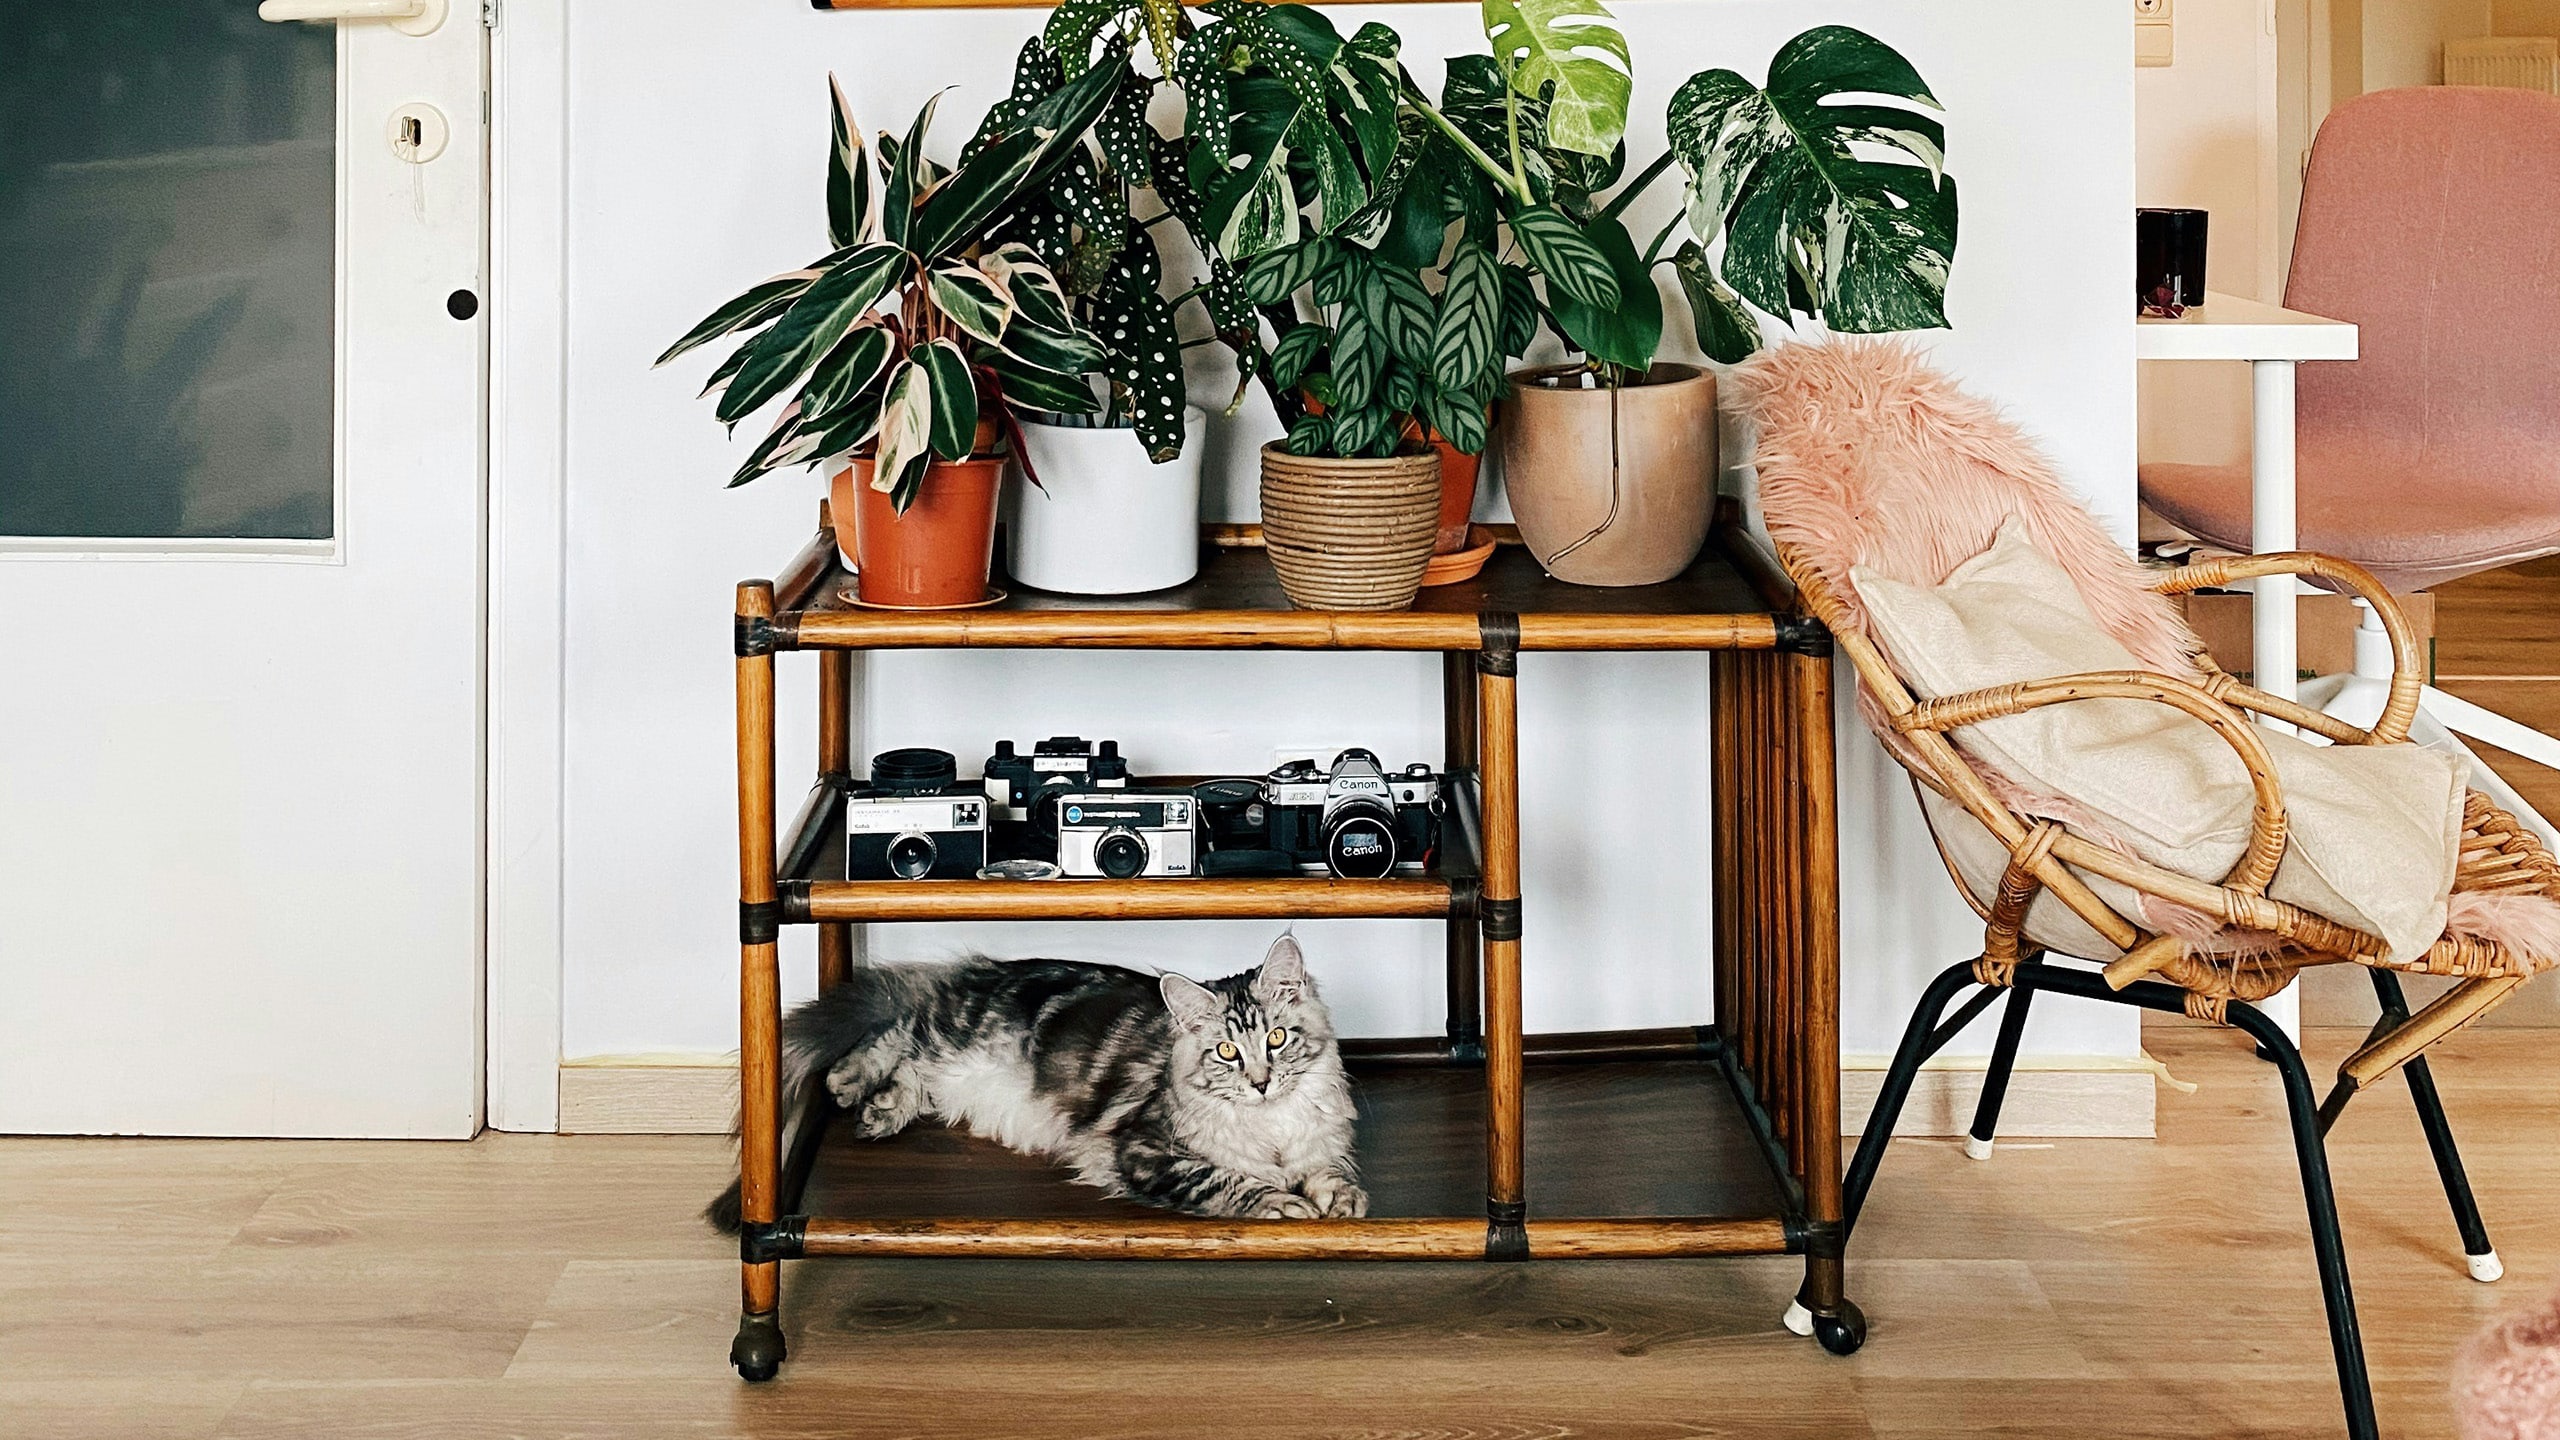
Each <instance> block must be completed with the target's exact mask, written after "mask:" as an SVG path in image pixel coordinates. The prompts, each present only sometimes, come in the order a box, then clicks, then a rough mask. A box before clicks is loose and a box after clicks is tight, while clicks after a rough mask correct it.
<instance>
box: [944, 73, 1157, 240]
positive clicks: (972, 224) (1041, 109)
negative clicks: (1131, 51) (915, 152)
mask: <svg viewBox="0 0 2560 1440" xmlns="http://www.w3.org/2000/svg"><path fill="white" fill-rule="evenodd" d="M1128 74H1129V67H1128V65H1127V64H1126V63H1122V62H1114V63H1112V64H1108V65H1096V66H1094V67H1093V68H1092V69H1090V70H1087V71H1086V72H1084V73H1083V74H1082V75H1079V76H1077V77H1076V78H1075V79H1074V80H1072V81H1070V82H1068V84H1067V85H1066V87H1065V88H1064V89H1061V90H1060V91H1058V92H1057V93H1056V94H1054V95H1051V96H1050V97H1049V98H1047V99H1045V100H1043V101H1041V102H1040V103H1039V104H1037V105H1035V106H1033V107H1031V110H1030V113H1028V114H1026V115H1024V116H1023V118H1022V122H1021V124H1020V125H1018V126H1016V127H1014V128H1013V129H1010V130H1007V131H1006V132H1004V133H1003V134H1002V135H1000V136H998V137H996V138H995V139H994V140H992V141H991V142H990V143H989V144H988V145H987V148H986V149H985V150H983V151H981V152H980V153H979V154H977V155H976V156H974V157H972V158H971V159H970V160H969V161H968V162H967V163H966V164H964V165H962V166H961V167H960V168H959V169H958V170H957V171H955V172H954V173H953V174H952V175H951V177H950V178H949V179H948V180H945V181H944V182H943V183H942V186H941V188H939V189H937V190H935V191H934V192H933V194H931V195H930V196H928V197H926V199H925V201H924V203H923V205H922V206H920V207H919V208H918V209H917V211H916V217H915V224H914V226H913V227H912V228H911V231H910V233H909V234H908V235H907V236H906V242H907V247H908V248H909V249H911V250H913V251H914V252H915V253H916V254H917V255H919V256H923V257H926V258H933V257H937V256H940V255H943V254H945V253H949V252H952V251H957V250H959V249H962V248H964V247H966V246H967V245H968V244H970V243H971V242H972V241H974V240H976V239H978V238H979V237H978V235H977V230H978V227H979V226H981V225H983V224H984V223H985V222H986V221H987V220H988V219H990V218H991V217H993V216H994V215H995V214H996V213H997V212H998V211H1000V210H1002V209H1004V208H1005V207H1006V206H1007V205H1010V204H1011V203H1013V200H1014V197H1015V196H1017V195H1020V194H1021V193H1022V192H1023V191H1024V190H1025V189H1028V188H1029V187H1031V186H1033V185H1036V184H1039V183H1041V182H1043V181H1045V180H1046V179H1048V177H1049V176H1050V175H1051V174H1052V173H1054V172H1055V171H1056V170H1057V168H1058V167H1059V166H1061V165H1063V164H1065V163H1066V161H1067V159H1068V158H1069V157H1070V156H1072V155H1076V154H1081V153H1082V147H1083V144H1084V137H1085V133H1086V132H1087V131H1089V130H1091V129H1092V128H1093V122H1094V121H1095V120H1096V119H1098V118H1100V116H1101V114H1102V111H1103V107H1104V106H1106V105H1109V104H1110V103H1111V96H1112V93H1113V92H1114V91H1116V90H1117V89H1118V88H1119V86H1120V82H1121V81H1122V80H1124V79H1126V78H1128Z"/></svg>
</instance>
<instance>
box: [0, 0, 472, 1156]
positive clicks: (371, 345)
mask: <svg viewBox="0 0 2560 1440" xmlns="http://www.w3.org/2000/svg"><path fill="white" fill-rule="evenodd" d="M285 3H300V0H285ZM392 8H398V7H397V6H396V5H395V6H393V7H392ZM434 8H436V9H443V8H444V7H443V5H442V3H441V0H439V3H437V4H436V5H435V7H434ZM0 9H5V12H6V16H5V18H0V56H5V60H0V1131H41V1132H71V1133H141V1134H199V1135H377V1136H465V1135H469V1134H471V1133H473V1132H474V1131H475V1130H476V1129H477V1128H478V1126H479V1123H480V1075H481V1069H480V1028H479V1023H478V1016H479V1007H480V953H481V925H480V904H481V902H480V893H481V881H480V877H481V873H482V867H481V857H480V815H481V781H480V767H481V758H480V757H481V738H480V737H481V722H480V715H481V658H480V656H481V630H480V623H481V622H480V607H481V594H482V580H481V549H482V528H483V527H482V490H483V486H482V466H481V453H482V430H483V426H482V419H481V410H482V396H483V393H484V392H483V384H482V371H483V368H484V352H485V345H484V339H483V337H484V331H485V327H486V321H485V319H484V318H483V317H482V316H481V315H480V314H479V297H480V296H481V295H482V293H483V288H482V284H481V279H480V273H481V255H482V250H483V245H482V236H483V209H484V194H485V184H484V177H485V170H486V161H485V156H486V148H487V147H486V145H485V143H484V138H483V137H484V126H483V123H482V94H483V84H484V81H483V74H484V53H485V46H484V36H483V30H482V27H481V21H480V14H479V7H478V5H477V4H475V3H473V0H454V3H453V4H452V6H451V11H450V14H449V15H447V16H445V18H444V19H443V21H442V23H441V24H440V25H438V26H437V28H436V29H434V30H433V31H432V32H431V33H428V34H424V35H419V34H410V33H404V31H403V29H401V28H397V27H398V22H390V21H384V20H379V19H376V20H369V21H365V22H362V23H358V22H354V21H349V22H346V23H343V24H339V25H330V24H316V25H303V24H261V23H260V22H259V20H258V18H257V12H256V9H255V5H254V0H117V3H112V4H55V5H34V4H23V5H21V4H12V5H8V6H5V7H0ZM408 28H409V29H415V28H417V26H416V25H415V24H414V23H413V24H411V25H409V27H408ZM395 112H397V113H395Z"/></svg>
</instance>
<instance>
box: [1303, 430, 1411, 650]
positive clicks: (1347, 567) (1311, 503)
mask: <svg viewBox="0 0 2560 1440" xmlns="http://www.w3.org/2000/svg"><path fill="white" fill-rule="evenodd" d="M1439 522H1440V456H1439V455H1438V454H1437V453H1436V452H1425V453H1423V454H1420V455H1391V456H1388V457H1387V458H1385V459H1383V460H1334V459H1324V458H1319V457H1312V456H1302V455H1292V454H1290V453H1289V452H1288V451H1286V450H1283V449H1282V448H1280V444H1279V442H1278V441H1273V442H1272V443H1271V444H1268V445H1265V446H1263V447H1262V540H1263V544H1264V545H1265V546H1267V547H1268V548H1269V551H1270V555H1271V568H1272V569H1274V570H1276V571H1278V572H1279V574H1280V588H1281V590H1282V591H1283V592H1284V593H1286V594H1287V595H1288V597H1289V603H1291V604H1293V605H1296V606H1298V607H1299V608H1300V609H1304V610H1402V609H1404V608H1405V607H1407V606H1409V605H1411V604H1412V603H1413V596H1414V592H1415V591H1416V590H1419V589H1420V588H1421V587H1422V567H1424V566H1425V565H1428V564H1430V563H1431V542H1432V539H1433V535H1434V532H1435V531H1437V529H1438V528H1439Z"/></svg>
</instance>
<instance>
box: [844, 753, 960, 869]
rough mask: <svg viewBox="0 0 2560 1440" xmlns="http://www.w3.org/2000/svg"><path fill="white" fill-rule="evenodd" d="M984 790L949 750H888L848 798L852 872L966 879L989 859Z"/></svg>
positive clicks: (847, 857)
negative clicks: (966, 781)
mask: <svg viewBox="0 0 2560 1440" xmlns="http://www.w3.org/2000/svg"><path fill="white" fill-rule="evenodd" d="M987 803H988V802H987V796H986V792H985V791H983V790H981V789H980V788H978V787H977V786H975V785H963V784H961V783H960V779H959V762H958V761H956V760H954V759H953V758H952V756H951V752H950V751H948V750H927V749H921V748H918V749H907V750H888V751H883V752H882V753H880V754H878V755H875V756H873V757H872V759H871V783H869V784H868V785H863V786H859V787H856V788H855V789H853V790H852V791H850V792H848V793H847V794H846V796H845V801H844V829H845V837H844V838H845V846H844V870H845V878H846V879H848V880H962V879H967V878H969V877H970V876H973V875H975V874H977V873H978V867H979V866H981V865H984V864H985V863H987Z"/></svg>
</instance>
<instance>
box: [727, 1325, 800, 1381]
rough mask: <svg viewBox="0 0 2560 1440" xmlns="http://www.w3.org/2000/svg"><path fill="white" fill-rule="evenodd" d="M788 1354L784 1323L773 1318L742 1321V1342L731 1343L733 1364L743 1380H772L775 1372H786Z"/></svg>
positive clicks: (739, 1336)
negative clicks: (783, 1367)
mask: <svg viewBox="0 0 2560 1440" xmlns="http://www.w3.org/2000/svg"><path fill="white" fill-rule="evenodd" d="M786 1353H788V1351H787V1349H786V1348H785V1346H784V1345H783V1343H782V1322H781V1320H780V1319H778V1318H777V1317H775V1316H772V1315H746V1316H741V1317H740V1318H739V1320H738V1338H737V1339H735V1340H732V1341H730V1342H729V1363H730V1364H732V1365H734V1366H736V1367H737V1368H738V1378H739V1379H741V1380H756V1381H763V1380H770V1379H772V1378H773V1376H774V1372H776V1371H778V1370H780V1369H781V1368H782V1357H783V1356H784V1355H785V1354H786Z"/></svg>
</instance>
